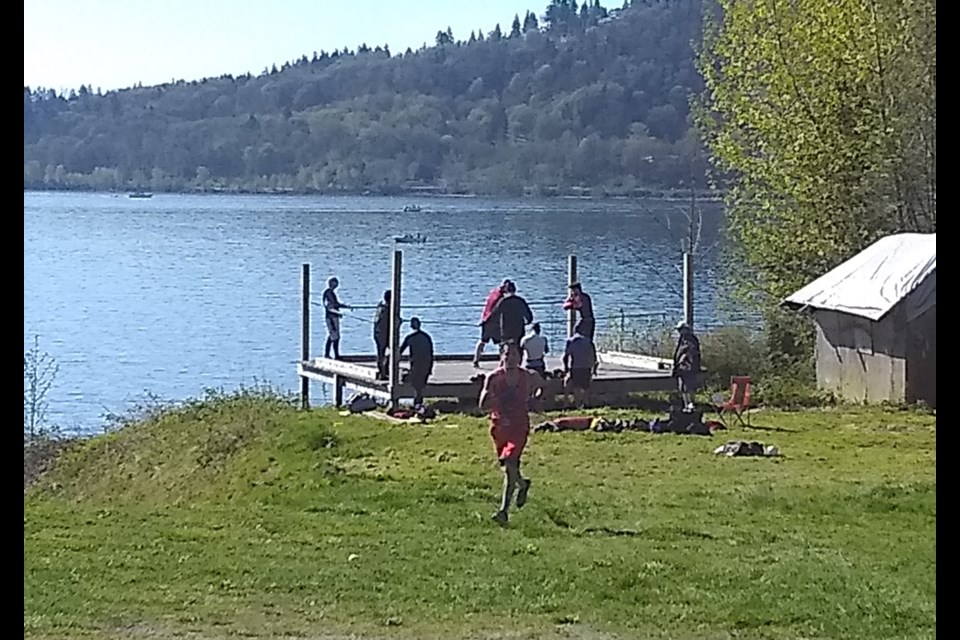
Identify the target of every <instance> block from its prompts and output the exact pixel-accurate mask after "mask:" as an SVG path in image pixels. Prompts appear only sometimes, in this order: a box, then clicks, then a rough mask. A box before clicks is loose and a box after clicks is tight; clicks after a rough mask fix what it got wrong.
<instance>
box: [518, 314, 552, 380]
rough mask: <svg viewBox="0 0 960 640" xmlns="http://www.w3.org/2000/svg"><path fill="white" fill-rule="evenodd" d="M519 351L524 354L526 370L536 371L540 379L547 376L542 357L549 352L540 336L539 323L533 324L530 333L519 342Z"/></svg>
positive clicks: (548, 347) (545, 341)
mask: <svg viewBox="0 0 960 640" xmlns="http://www.w3.org/2000/svg"><path fill="white" fill-rule="evenodd" d="M520 349H521V350H522V351H523V352H524V353H525V354H526V357H527V365H526V366H527V369H529V370H530V371H536V372H537V373H539V374H540V377H541V378H542V377H544V376H546V374H547V365H546V362H544V359H543V357H544V356H545V355H546V354H548V353H549V352H550V345H549V344H548V343H547V339H546V338H545V337H543V336H542V335H540V323H539V322H535V323H533V327H532V328H531V331H530V333H528V334H527V335H526V336H524V338H523V340H521V341H520Z"/></svg>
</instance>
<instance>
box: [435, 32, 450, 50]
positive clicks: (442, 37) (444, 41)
mask: <svg viewBox="0 0 960 640" xmlns="http://www.w3.org/2000/svg"><path fill="white" fill-rule="evenodd" d="M436 42H437V46H438V47H440V48H443V47H444V46H445V45H448V44H450V43H452V42H453V39H452V38H451V37H450V36H448V35H447V32H446V31H437V37H436Z"/></svg>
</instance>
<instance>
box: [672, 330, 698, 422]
mask: <svg viewBox="0 0 960 640" xmlns="http://www.w3.org/2000/svg"><path fill="white" fill-rule="evenodd" d="M677 333H678V334H679V336H678V338H677V348H676V350H675V351H674V352H673V376H674V377H675V378H676V379H677V389H678V391H680V398H681V400H682V401H683V410H684V411H687V412H690V411H693V409H694V406H693V394H694V392H695V391H696V390H697V387H698V386H699V382H700V340H699V339H698V338H697V336H696V335H695V334H694V333H693V329H692V328H691V327H690V325H688V324H687V323H686V322H684V321H682V320H681V321H680V322H678V323H677Z"/></svg>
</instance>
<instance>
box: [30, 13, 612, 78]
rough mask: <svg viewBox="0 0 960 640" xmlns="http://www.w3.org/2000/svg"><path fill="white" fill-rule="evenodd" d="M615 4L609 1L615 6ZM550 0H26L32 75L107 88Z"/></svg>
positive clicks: (394, 39) (278, 59) (418, 35)
mask: <svg viewBox="0 0 960 640" xmlns="http://www.w3.org/2000/svg"><path fill="white" fill-rule="evenodd" d="M606 4H607V3H604V5H606ZM546 5H547V1H546V0H479V1H468V0H273V1H270V0H258V1H254V0H24V3H23V83H24V85H29V86H31V87H38V86H43V87H47V88H53V89H58V90H60V89H69V88H74V89H75V88H79V86H80V85H81V84H85V85H92V86H93V87H94V89H96V88H97V87H101V88H102V89H103V90H104V91H106V90H108V89H117V88H121V87H129V86H132V85H134V84H136V83H137V82H142V83H143V84H144V85H152V84H160V83H163V82H169V81H170V80H174V79H176V80H179V79H183V80H197V79H200V78H203V77H210V76H218V75H221V74H224V73H231V74H234V75H238V74H241V73H245V72H248V71H249V72H251V73H253V74H257V73H260V71H262V70H263V68H264V67H269V66H270V65H271V64H273V63H276V64H277V66H279V65H280V64H281V63H282V62H284V61H287V60H292V59H295V58H299V57H300V56H301V55H304V54H306V55H307V56H308V57H309V56H311V55H312V54H313V52H314V51H320V50H321V49H324V50H326V51H332V50H333V49H340V50H342V49H343V48H344V47H349V48H350V49H351V50H353V49H356V47H357V46H358V45H360V44H361V43H363V42H366V43H367V45H369V46H370V47H374V46H376V45H378V44H379V45H384V44H389V45H390V50H391V51H392V52H395V53H396V52H403V51H404V50H406V48H407V47H411V48H413V49H416V48H417V47H419V46H420V45H422V44H423V43H424V42H426V43H427V44H428V45H431V44H433V41H434V38H435V37H436V34H437V30H439V29H446V28H447V27H448V26H449V27H450V28H451V29H453V35H454V37H455V38H456V39H458V40H459V39H466V38H467V37H469V35H470V31H471V30H476V29H480V28H482V29H483V30H484V32H489V31H491V30H492V29H493V27H494V25H496V24H497V23H500V28H501V29H504V30H509V29H510V23H511V22H512V21H513V16H514V14H515V13H518V14H520V19H521V20H522V19H523V16H524V14H525V13H526V11H527V9H530V10H531V11H534V12H535V13H536V14H537V18H540V16H541V15H542V14H543V11H544V9H545V8H546Z"/></svg>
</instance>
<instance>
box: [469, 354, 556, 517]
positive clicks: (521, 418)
mask: <svg viewBox="0 0 960 640" xmlns="http://www.w3.org/2000/svg"><path fill="white" fill-rule="evenodd" d="M520 359H521V353H520V347H519V346H518V345H516V344H515V343H513V342H504V343H502V344H501V345H500V366H499V367H498V368H497V369H496V370H495V371H492V372H490V373H489V374H488V375H487V376H486V377H485V378H484V380H483V389H482V390H481V392H480V410H481V411H484V412H489V414H490V436H491V438H493V447H494V450H495V451H496V454H497V461H498V462H499V463H500V466H501V467H502V468H503V473H504V480H503V496H502V498H501V500H500V509H499V510H498V511H497V512H496V513H495V514H493V520H494V521H495V522H497V523H499V524H500V525H501V526H504V527H505V526H507V523H508V521H509V516H508V512H509V510H510V501H511V500H512V498H513V492H514V491H515V490H516V489H518V488H519V491H518V492H517V502H516V504H517V508H518V509H520V508H521V507H523V505H525V504H526V502H527V495H528V493H529V491H530V485H531V484H532V483H531V482H530V479H529V478H524V477H523V476H521V475H520V462H521V461H520V458H521V456H522V455H523V450H524V448H525V447H526V445H527V438H528V436H529V434H530V414H529V408H528V407H529V401H530V398H532V397H537V396H539V395H540V390H541V389H542V386H541V384H540V378H539V376H537V375H536V374H534V373H533V372H531V371H525V370H524V369H521V368H520Z"/></svg>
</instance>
